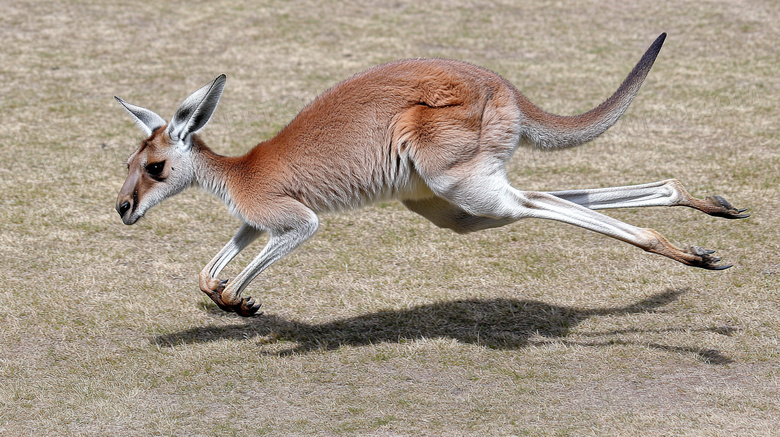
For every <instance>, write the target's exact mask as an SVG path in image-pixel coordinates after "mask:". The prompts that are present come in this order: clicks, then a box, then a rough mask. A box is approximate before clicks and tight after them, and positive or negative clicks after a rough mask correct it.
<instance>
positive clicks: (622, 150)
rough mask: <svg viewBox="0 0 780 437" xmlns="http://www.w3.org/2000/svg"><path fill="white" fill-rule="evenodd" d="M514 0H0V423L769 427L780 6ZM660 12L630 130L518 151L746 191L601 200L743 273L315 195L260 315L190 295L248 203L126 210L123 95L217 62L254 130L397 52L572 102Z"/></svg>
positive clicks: (547, 185) (516, 172)
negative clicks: (726, 209)
mask: <svg viewBox="0 0 780 437" xmlns="http://www.w3.org/2000/svg"><path fill="white" fill-rule="evenodd" d="M275 3H280V4H275ZM526 3H527V4H500V2H493V3H491V4H487V3H485V4H480V3H475V2H471V1H459V0H455V1H452V0H450V1H446V2H444V1H442V2H407V1H396V2H374V1H364V2H351V3H350V4H334V3H333V2H318V1H312V0H301V1H295V2H265V3H262V2H233V1H216V2H197V3H193V2H186V3H173V2H145V3H142V4H135V3H120V4H114V3H111V4H93V3H86V2H84V3H80V2H73V1H64V2H47V1H35V2H32V1H30V2H22V1H13V2H5V3H4V4H3V14H1V15H0V117H1V118H0V230H1V231H2V232H0V265H2V269H0V283H2V284H3V286H2V287H0V298H2V302H3V304H2V305H0V326H2V328H0V434H3V435H54V434H57V435H149V434H154V435H212V434H215V435H231V434H235V435H260V434H271V435H296V434H297V435H309V434H324V435H355V434H371V435H443V434H447V435H470V434H482V435H502V434H513V435H517V434H519V435H523V434H529V435H590V434H592V435H636V434H640V433H641V434H644V435H696V434H704V435H729V436H730V435H771V434H773V433H777V429H778V425H780V423H779V422H780V420H779V419H778V417H780V411H779V410H780V408H779V407H780V388H779V387H778V378H779V375H778V373H779V370H780V369H779V366H778V364H777V363H778V361H780V357H779V356H778V355H780V354H779V353H778V350H779V349H778V347H779V345H778V338H779V335H778V334H779V333H780V314H779V313H780V310H778V308H780V296H778V292H777V290H778V288H780V262H779V261H778V260H777V255H778V253H780V250H778V249H780V244H779V243H778V242H779V241H780V238H778V237H780V230H778V226H777V217H778V215H779V214H780V198H779V197H778V183H779V182H780V154H778V143H779V142H780V135H779V133H778V117H777V102H778V101H780V92H779V91H778V90H780V79H778V75H777V71H778V69H780V52H779V51H778V46H777V41H778V40H780V31H778V28H777V26H776V22H777V19H778V18H780V7H779V6H778V4H777V3H776V2H773V1H749V2H748V1H725V0H723V1H712V2H704V3H702V2H683V3H680V2H675V1H667V0H656V1H652V2H651V1H640V2H631V3H630V4H626V2H619V1H611V0H610V1H607V2H604V1H599V2H596V1H587V2H577V6H570V5H567V4H566V3H560V2H546V1H543V2H530V1H529V2H526ZM662 31H665V32H668V33H669V38H668V39H667V42H666V44H665V47H664V49H663V50H662V51H661V54H660V56H659V58H658V61H657V62H656V65H655V67H654V68H653V70H652V71H651V73H650V75H649V77H648V80H647V82H646V83H645V85H644V87H643V90H642V91H641V92H640V94H639V96H638V97H637V99H636V101H635V102H634V104H633V106H632V108H631V109H630V110H629V112H628V114H626V116H625V117H624V118H623V120H621V122H619V123H618V125H617V126H615V127H614V128H613V129H612V130H610V131H609V132H608V133H607V134H605V135H604V136H603V137H602V138H600V139H598V140H597V141H595V142H593V143H591V144H588V145H586V146H583V147H581V148H578V149H573V150H568V151H563V152H556V153H541V152H528V151H520V152H519V153H518V154H517V156H516V158H515V160H514V161H513V168H512V170H511V175H512V178H513V182H514V185H515V186H517V187H518V188H521V189H540V190H541V189H543V190H554V189H565V188H577V187H597V186H613V185H621V184H630V183H642V182H649V181H654V180H659V179H664V178H669V177H676V178H679V179H680V180H681V181H682V182H683V183H684V184H685V185H686V186H687V187H688V188H689V189H690V190H691V191H692V192H693V193H694V194H697V195H701V196H703V195H709V194H720V195H723V196H724V197H726V198H727V199H729V200H730V201H732V202H733V203H734V204H735V205H737V206H739V207H742V206H749V207H751V213H752V217H751V218H749V219H748V220H743V221H726V220H720V219H715V218H711V217H707V216H704V215H703V214H700V213H696V212H695V211H690V210H683V209H671V210H670V209H643V210H626V211H615V212H609V214H610V215H613V216H615V217H618V218H620V219H622V220H625V221H627V222H630V223H633V224H636V225H639V226H643V227H652V228H655V229H657V230H659V231H660V232H661V233H662V234H664V235H667V236H669V237H670V239H672V240H673V241H676V242H678V243H680V244H698V245H702V246H705V247H709V248H714V249H717V250H718V254H719V255H720V256H722V257H723V258H724V260H725V261H728V262H729V263H734V264H735V265H736V266H735V267H734V268H732V269H730V270H728V271H724V272H708V271H701V270H696V269H690V268H686V267H684V266H681V265H677V264H674V263H673V262H672V261H669V260H667V259H664V258H661V257H657V256H653V255H649V254H646V253H643V252H641V251H639V250H637V249H636V248H633V247H630V246H627V245H624V244H621V243H619V242H616V241H613V240H611V239H608V238H605V237H602V236H599V235H596V234H593V233H588V232H586V231H582V230H580V229H576V228H573V227H570V226H566V225H563V224H557V223H549V222H542V221H526V222H520V223H516V224H514V225H510V226H507V227H504V228H500V229H496V230H491V231H485V232H481V233H476V234H472V235H468V236H465V237H463V236H457V235H455V234H453V233H451V232H447V231H443V230H439V229H436V228H435V227H433V225H431V224H429V223H427V222H425V221H424V220H423V219H421V218H419V217H417V216H416V215H414V214H412V213H410V212H408V211H406V210H405V209H404V208H403V207H401V206H400V205H399V204H397V203H384V204H379V205H375V206H373V207H370V208H368V209H366V210H363V211H357V212H352V213H348V214H341V215H328V216H324V217H322V226H321V228H320V231H319V233H318V234H317V235H316V236H315V238H313V239H312V240H311V241H309V242H308V243H307V244H305V245H304V246H303V247H302V248H301V249H299V250H298V251H297V252H295V253H293V254H292V255H291V256H289V257H288V258H285V259H284V260H282V261H281V262H279V263H278V264H276V265H274V266H273V267H271V268H270V269H269V270H268V271H267V272H265V273H264V274H263V275H262V276H261V277H259V278H258V279H257V280H256V281H255V282H254V283H253V284H252V285H251V286H250V288H249V289H248V292H249V293H250V294H251V295H253V296H256V297H257V298H258V299H259V300H260V301H261V302H263V304H264V306H263V310H264V311H265V315H264V316H262V317H258V318H253V319H249V320H247V319H241V318H238V317H235V316H232V315H228V314H223V313H222V312H220V311H218V310H217V309H216V308H215V307H214V305H213V304H211V303H210V301H209V300H208V299H207V298H205V297H204V296H202V295H201V293H200V291H198V287H197V274H198V272H199V271H200V269H201V268H202V266H203V265H204V264H205V263H206V262H207V261H208V260H209V259H210V258H211V257H212V256H213V255H214V254H215V253H216V251H217V250H218V249H219V248H220V247H221V246H222V245H223V244H224V243H225V242H226V241H227V240H228V239H229V238H230V236H231V235H232V233H233V232H234V231H235V230H236V229H237V227H238V222H237V220H236V219H234V218H231V217H230V216H229V214H228V212H227V210H226V209H225V207H224V206H222V205H221V204H220V203H219V202H218V201H217V200H216V199H213V198H211V197H209V196H208V195H206V194H204V193H201V192H198V191H194V190H193V191H188V192H185V193H183V194H182V195H180V196H178V197H176V198H174V199H171V200H169V201H167V202H166V203H163V204H162V205H160V206H158V207H156V208H155V209H154V210H152V211H151V212H150V213H149V214H148V216H147V218H146V219H145V220H143V221H142V222H140V223H138V224H137V225H135V226H133V227H127V226H124V225H122V224H121V222H120V221H119V218H118V217H117V216H116V213H115V212H114V211H113V204H114V199H115V196H116V193H117V191H118V189H119V187H120V185H121V183H122V181H123V179H124V176H125V169H124V161H125V159H126V157H127V156H128V155H129V154H130V153H131V151H132V150H133V148H134V147H135V146H136V144H137V142H138V141H139V140H140V139H141V138H140V134H139V131H138V130H137V129H136V128H135V126H133V125H132V122H131V121H130V120H129V119H128V118H127V116H126V115H125V114H124V113H123V112H122V110H121V109H120V108H119V106H118V105H116V103H115V102H114V101H113V99H112V96H113V95H120V96H122V97H124V98H125V99H127V100H128V101H130V102H132V103H136V104H140V105H143V106H146V107H149V108H150V109H153V110H155V111H157V112H159V113H160V114H161V115H163V116H166V117H169V116H170V115H171V114H172V112H173V110H174V109H175V108H176V107H177V106H178V104H179V103H180V102H181V100H182V99H183V98H184V97H186V96H187V95H188V94H189V93H190V92H192V91H193V90H194V89H196V88H197V87H198V86H199V85H201V84H203V83H205V82H206V81H208V80H210V79H212V78H213V77H215V76H216V75H217V74H219V73H226V74H227V75H228V84H227V88H226V91H225V94H224V97H223V100H222V102H221V103H220V107H219V109H218V112H217V114H216V116H215V119H214V120H212V123H211V124H210V125H209V126H208V127H207V128H206V130H205V131H204V133H203V137H204V138H205V140H206V141H207V142H209V144H210V145H211V146H212V147H213V148H214V149H215V150H217V151H219V152H221V153H225V154H239V153H242V152H244V151H246V150H248V149H249V148H250V147H251V146H252V145H253V144H255V143H256V142H258V141H260V140H261V139H264V138H267V137H269V136H271V135H273V133H274V132H275V131H277V130H278V129H279V128H280V127H282V126H284V124H285V123H287V122H288V121H289V120H290V119H291V118H292V117H293V116H294V115H295V114H296V113H297V111H298V110H300V108H301V107H302V106H303V105H304V104H306V102H308V101H310V100H311V99H312V98H314V97H315V96H316V95H317V94H318V93H320V92H321V91H323V90H325V89H327V88H328V87H330V86H332V85H333V84H334V83H336V82H338V81H339V80H341V79H344V78H346V77H348V76H349V75H351V74H353V73H355V72H358V71H360V70H362V69H364V68H367V67H369V66H372V65H375V64H377V63H381V62H385V61H389V60H393V59H397V58H405V57H417V56H441V57H448V58H457V59H462V60H466V61H470V62H474V63H477V64H480V65H483V66H486V67H488V68H491V69H493V70H495V71H497V72H499V73H500V74H502V75H503V76H504V77H506V78H507V79H509V80H511V81H512V82H513V83H515V84H516V85H517V86H518V87H519V88H520V89H521V90H522V91H523V92H524V93H525V94H526V95H527V96H528V97H529V98H530V99H531V100H532V101H534V102H535V103H537V104H539V105H540V106H542V107H543V108H545V109H547V110H550V111H553V112H558V113H565V114H572V113H576V112H579V111H582V110H586V109H589V108H590V107H592V106H593V105H595V104H596V103H598V102H600V101H601V100H603V99H604V98H606V97H607V96H608V95H609V94H610V93H611V92H612V91H613V90H614V89H615V88H616V87H617V85H618V84H619V83H620V81H621V80H622V79H623V77H624V76H625V75H626V74H627V73H628V71H629V70H630V68H631V67H632V66H633V65H634V63H635V62H636V60H637V59H638V58H639V56H640V55H641V54H642V52H643V50H644V49H645V48H646V47H647V46H648V44H649V43H650V42H652V40H653V39H654V38H655V37H656V36H657V35H658V34H659V33H660V32H662ZM204 205H205V207H204ZM261 243H262V242H260V244H261ZM260 244H256V245H255V246H253V247H252V248H251V249H250V250H248V251H246V253H244V254H241V255H240V256H239V257H238V258H237V259H236V261H234V263H233V264H232V265H231V266H229V268H228V269H227V270H226V272H225V273H226V275H227V276H230V275H234V274H235V273H237V272H238V271H239V269H240V268H241V266H243V265H245V264H246V263H247V262H248V261H249V260H250V259H251V258H252V256H253V255H254V254H255V253H256V252H257V251H258V250H259V247H260Z"/></svg>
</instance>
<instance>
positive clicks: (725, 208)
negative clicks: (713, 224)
mask: <svg viewBox="0 0 780 437" xmlns="http://www.w3.org/2000/svg"><path fill="white" fill-rule="evenodd" d="M707 200H708V201H709V202H710V203H711V204H712V205H713V206H714V207H715V208H713V209H712V210H711V211H708V213H709V215H712V216H715V217H723V218H727V219H742V218H748V217H750V214H742V213H743V212H745V211H747V210H748V209H747V208H742V209H737V208H734V207H733V206H731V203H729V201H728V200H726V199H724V198H722V197H720V196H710V197H708V198H707Z"/></svg>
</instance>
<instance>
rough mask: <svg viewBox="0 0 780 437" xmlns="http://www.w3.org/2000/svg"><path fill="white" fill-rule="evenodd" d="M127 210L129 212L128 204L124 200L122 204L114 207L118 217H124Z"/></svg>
mask: <svg viewBox="0 0 780 437" xmlns="http://www.w3.org/2000/svg"><path fill="white" fill-rule="evenodd" d="M128 210H130V202H128V201H126V200H125V201H124V202H122V204H120V205H117V206H116V212H118V213H119V216H120V217H124V216H125V213H126V212H127V211H128Z"/></svg>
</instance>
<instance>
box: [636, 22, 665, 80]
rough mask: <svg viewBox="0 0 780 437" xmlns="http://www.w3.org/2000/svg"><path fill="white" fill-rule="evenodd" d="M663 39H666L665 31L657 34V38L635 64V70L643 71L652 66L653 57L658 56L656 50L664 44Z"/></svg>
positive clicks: (658, 50) (659, 49)
mask: <svg viewBox="0 0 780 437" xmlns="http://www.w3.org/2000/svg"><path fill="white" fill-rule="evenodd" d="M664 41H666V32H664V33H662V34H661V35H659V36H658V38H656V39H655V41H653V44H652V45H651V46H650V48H649V49H647V51H646V52H645V54H644V55H643V56H642V59H641V60H640V61H639V63H638V64H637V66H636V68H635V70H638V71H645V72H647V71H648V70H650V67H652V66H653V62H655V58H656V57H657V56H658V52H660V51H661V47H663V45H664Z"/></svg>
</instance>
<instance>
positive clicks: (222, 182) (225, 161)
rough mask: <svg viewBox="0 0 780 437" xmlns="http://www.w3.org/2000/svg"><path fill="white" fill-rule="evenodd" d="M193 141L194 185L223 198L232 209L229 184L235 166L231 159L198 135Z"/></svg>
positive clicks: (194, 136)
mask: <svg viewBox="0 0 780 437" xmlns="http://www.w3.org/2000/svg"><path fill="white" fill-rule="evenodd" d="M192 142H193V144H192V153H193V160H192V161H193V162H192V163H193V171H194V179H193V185H197V186H199V187H201V188H202V189H203V190H204V191H206V192H207V193H211V194H213V195H214V196H216V197H217V198H219V199H222V201H223V202H225V204H226V205H227V206H228V208H230V210H231V211H232V210H233V201H232V198H231V197H232V196H231V195H230V192H229V189H228V184H227V181H228V174H229V172H230V170H231V169H232V167H233V166H232V164H231V159H230V158H228V157H225V156H221V155H218V154H216V153H214V152H213V151H212V150H211V149H210V148H209V147H208V146H207V145H206V144H205V143H204V142H203V141H202V140H201V139H200V138H198V136H197V135H193V138H192Z"/></svg>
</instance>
